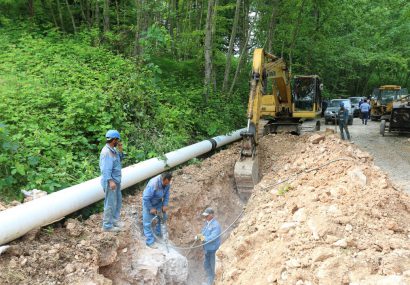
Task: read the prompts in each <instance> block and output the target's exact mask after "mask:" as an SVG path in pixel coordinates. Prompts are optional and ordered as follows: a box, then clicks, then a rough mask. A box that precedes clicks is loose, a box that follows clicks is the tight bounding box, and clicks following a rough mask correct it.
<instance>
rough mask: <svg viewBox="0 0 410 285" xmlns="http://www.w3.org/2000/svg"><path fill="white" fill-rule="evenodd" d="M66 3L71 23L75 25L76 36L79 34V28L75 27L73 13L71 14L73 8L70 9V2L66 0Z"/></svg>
mask: <svg viewBox="0 0 410 285" xmlns="http://www.w3.org/2000/svg"><path fill="white" fill-rule="evenodd" d="M65 3H66V5H67V10H68V14H69V15H70V18H71V23H72V24H73V30H74V34H75V33H77V27H76V26H75V21H74V17H73V13H71V8H70V5H69V4H68V0H65Z"/></svg>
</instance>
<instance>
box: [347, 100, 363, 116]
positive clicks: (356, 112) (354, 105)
mask: <svg viewBox="0 0 410 285" xmlns="http://www.w3.org/2000/svg"><path fill="white" fill-rule="evenodd" d="M349 99H350V102H352V109H353V117H354V118H358V117H360V108H359V102H360V100H362V99H363V97H349Z"/></svg>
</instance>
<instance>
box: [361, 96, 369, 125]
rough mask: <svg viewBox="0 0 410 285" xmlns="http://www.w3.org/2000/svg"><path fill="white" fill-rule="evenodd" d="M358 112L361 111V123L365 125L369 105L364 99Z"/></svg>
mask: <svg viewBox="0 0 410 285" xmlns="http://www.w3.org/2000/svg"><path fill="white" fill-rule="evenodd" d="M360 112H361V113H362V124H365V125H367V120H368V119H369V112H370V105H369V103H367V100H366V99H365V100H364V102H363V104H361V105H360Z"/></svg>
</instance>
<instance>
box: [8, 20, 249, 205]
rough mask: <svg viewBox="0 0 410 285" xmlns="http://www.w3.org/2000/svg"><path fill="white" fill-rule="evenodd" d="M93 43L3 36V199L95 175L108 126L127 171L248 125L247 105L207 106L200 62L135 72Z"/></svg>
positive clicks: (88, 38)
mask: <svg viewBox="0 0 410 285" xmlns="http://www.w3.org/2000/svg"><path fill="white" fill-rule="evenodd" d="M150 33H151V34H150V36H148V35H147V37H146V39H147V40H148V39H153V41H159V42H161V44H165V45H166V44H167V43H166V40H165V41H162V40H160V39H161V37H162V36H164V33H163V30H162V29H159V30H158V29H156V28H153V30H152V31H151V32H150ZM156 33H158V34H156ZM93 37H94V35H93V33H92V32H84V33H80V34H78V35H77V36H75V37H71V36H62V35H60V34H59V33H56V32H55V31H53V30H48V31H47V32H43V33H42V34H39V33H37V32H34V33H30V32H27V27H24V25H23V26H22V27H20V28H7V29H4V30H3V33H2V34H1V35H0V48H1V49H2V53H1V55H0V61H1V62H2V65H1V66H0V108H1V109H2V110H3V112H2V113H1V114H0V122H1V127H0V147H1V154H0V160H1V161H2V166H1V167H0V175H1V180H0V181H1V182H0V195H1V196H2V197H3V199H16V198H19V197H20V195H21V194H20V190H21V189H34V188H37V189H42V190H45V191H47V192H53V191H56V190H59V189H61V188H64V187H67V186H70V185H74V184H77V183H80V182H83V181H85V180H88V179H91V178H94V177H96V176H98V175H99V169H98V155H99V151H100V149H101V148H102V146H103V144H104V141H103V139H104V134H105V132H106V130H108V129H111V128H115V129H118V130H119V131H120V132H121V134H122V137H123V138H124V145H125V151H126V152H127V158H126V161H125V163H124V165H128V164H132V163H136V162H138V161H142V160H145V159H148V158H152V157H156V156H160V155H163V154H164V153H166V152H168V151H171V150H174V149H176V148H179V147H182V146H185V145H186V144H189V143H192V142H195V141H197V140H199V139H202V138H207V137H209V136H213V135H216V134H220V133H224V132H228V131H230V130H232V129H234V128H236V127H238V126H241V125H242V121H243V120H242V119H243V116H244V108H245V107H244V106H245V105H243V106H239V107H238V104H242V101H241V100H239V99H238V98H237V97H233V98H229V99H228V98H226V99H223V98H221V97H220V96H216V95H215V96H214V97H212V98H210V100H209V104H208V105H204V103H203V101H202V95H201V93H200V91H198V90H201V84H202V82H201V80H200V79H198V78H200V77H201V75H200V68H199V67H198V65H197V63H196V62H190V63H186V64H181V63H178V62H175V61H173V60H166V59H164V60H163V62H160V64H156V62H154V61H147V62H146V64H144V65H141V66H139V67H137V66H136V65H135V64H134V62H132V61H130V60H127V59H124V58H123V57H121V56H118V55H114V54H113V53H112V52H110V51H107V50H106V49H104V48H102V47H99V48H98V47H91V46H89V45H88V43H92V42H93ZM164 37H166V36H164ZM157 52H158V51H157ZM153 54H155V50H153ZM146 60H148V59H146ZM163 63H165V64H163ZM167 65H170V66H167ZM190 71H193V72H192V73H191V72H190ZM183 75H186V76H183ZM181 78H184V80H185V79H187V81H184V80H183V82H182V83H181Z"/></svg>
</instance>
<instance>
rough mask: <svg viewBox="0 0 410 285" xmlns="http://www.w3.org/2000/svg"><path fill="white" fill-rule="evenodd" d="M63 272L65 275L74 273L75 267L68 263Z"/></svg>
mask: <svg viewBox="0 0 410 285" xmlns="http://www.w3.org/2000/svg"><path fill="white" fill-rule="evenodd" d="M64 271H65V272H66V273H67V274H70V273H73V272H74V271H75V266H74V265H73V264H71V263H69V264H67V265H66V266H65V267H64Z"/></svg>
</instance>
